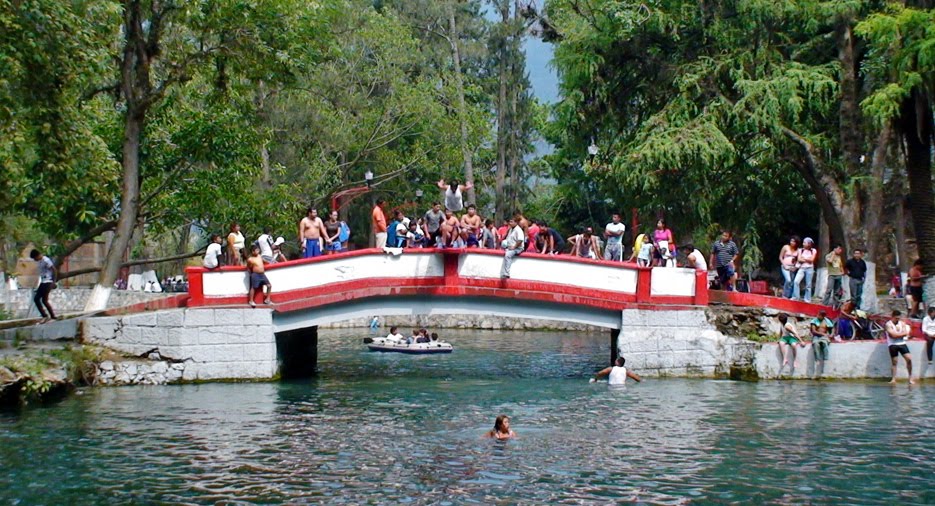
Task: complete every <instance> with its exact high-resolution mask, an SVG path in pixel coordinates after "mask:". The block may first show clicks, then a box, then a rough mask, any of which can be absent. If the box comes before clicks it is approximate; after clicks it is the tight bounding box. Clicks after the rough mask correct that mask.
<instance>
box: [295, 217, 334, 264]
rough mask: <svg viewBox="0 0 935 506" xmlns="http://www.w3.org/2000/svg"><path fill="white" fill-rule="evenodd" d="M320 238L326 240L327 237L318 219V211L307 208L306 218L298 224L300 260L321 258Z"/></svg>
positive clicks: (323, 225)
mask: <svg viewBox="0 0 935 506" xmlns="http://www.w3.org/2000/svg"><path fill="white" fill-rule="evenodd" d="M322 237H324V238H326V239H327V237H328V231H327V230H325V224H324V222H322V221H321V218H319V217H318V210H317V209H314V208H311V207H309V208H308V211H306V217H305V218H302V221H300V222H299V244H300V245H301V246H302V258H312V257H317V256H321V238H322ZM328 242H329V243H330V242H331V241H328Z"/></svg>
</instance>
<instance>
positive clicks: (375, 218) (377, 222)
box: [370, 199, 386, 248]
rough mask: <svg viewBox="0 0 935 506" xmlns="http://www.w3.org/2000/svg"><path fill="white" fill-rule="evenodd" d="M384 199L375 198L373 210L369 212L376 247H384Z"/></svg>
mask: <svg viewBox="0 0 935 506" xmlns="http://www.w3.org/2000/svg"><path fill="white" fill-rule="evenodd" d="M384 205H386V200H383V199H377V203H376V205H374V206H373V211H372V212H371V213H370V220H371V222H372V224H373V236H374V237H375V238H376V247H378V248H385V247H386V215H385V214H383V206H384Z"/></svg>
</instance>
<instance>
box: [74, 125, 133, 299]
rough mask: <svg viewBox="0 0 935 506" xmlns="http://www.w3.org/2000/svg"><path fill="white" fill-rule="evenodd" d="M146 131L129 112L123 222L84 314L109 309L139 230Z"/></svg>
mask: <svg viewBox="0 0 935 506" xmlns="http://www.w3.org/2000/svg"><path fill="white" fill-rule="evenodd" d="M142 128H143V115H142V114H140V113H138V112H137V111H134V110H128V111H127V114H126V120H125V123H124V135H123V161H122V165H123V188H122V190H121V193H120V219H118V220H117V228H116V230H115V231H114V239H113V241H112V242H111V246H110V249H109V250H108V251H107V256H106V257H105V258H104V265H103V267H102V268H101V273H100V277H99V278H98V281H97V284H96V285H94V290H93V291H92V292H91V296H90V297H89V298H88V302H87V304H86V305H85V308H84V309H85V311H100V310H102V309H105V308H106V307H107V300H108V299H109V298H110V292H111V290H113V287H114V281H116V280H117V274H118V272H119V271H120V264H122V263H123V255H124V253H125V252H126V251H127V246H128V245H129V244H130V237H131V236H132V235H133V229H134V228H135V227H136V219H137V217H138V215H139V203H140V134H141V132H142Z"/></svg>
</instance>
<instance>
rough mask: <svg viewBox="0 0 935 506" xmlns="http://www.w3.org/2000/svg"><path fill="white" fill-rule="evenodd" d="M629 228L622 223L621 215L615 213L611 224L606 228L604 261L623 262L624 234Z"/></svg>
mask: <svg viewBox="0 0 935 506" xmlns="http://www.w3.org/2000/svg"><path fill="white" fill-rule="evenodd" d="M626 230H627V226H626V225H624V224H623V223H620V215H619V214H617V213H614V215H613V217H612V218H611V222H610V223H608V224H607V226H606V227H605V228H604V238H605V239H607V246H606V247H605V248H604V260H613V261H615V262H621V261H623V233H624V232H626Z"/></svg>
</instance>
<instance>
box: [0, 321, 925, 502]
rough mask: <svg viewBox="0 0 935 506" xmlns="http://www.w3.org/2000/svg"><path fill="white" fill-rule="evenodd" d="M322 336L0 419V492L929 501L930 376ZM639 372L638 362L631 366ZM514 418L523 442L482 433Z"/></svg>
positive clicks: (508, 342)
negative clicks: (616, 372) (722, 376)
mask: <svg viewBox="0 0 935 506" xmlns="http://www.w3.org/2000/svg"><path fill="white" fill-rule="evenodd" d="M365 335H366V331H364V333H361V332H360V331H347V330H343V331H327V332H322V336H321V342H320V367H319V369H320V375H319V376H318V377H317V378H315V379H313V380H309V381H300V382H289V383H257V384H205V385H186V386H163V387H123V388H102V389H91V390H87V391H85V393H84V394H83V395H78V396H73V397H71V398H69V399H67V400H65V401H63V402H61V403H58V404H54V405H50V406H44V407H38V408H33V409H29V410H26V411H25V412H22V413H19V414H9V413H7V414H0V504H89V503H109V504H160V503H182V504H216V503H221V504H278V503H298V504H302V503H327V504H387V503H404V504H516V503H520V504H547V503H548V504H606V503H614V502H620V501H627V502H636V503H647V504H695V503H697V504H708V503H718V504H725V503H737V504H740V503H744V504H750V503H758V504H763V503H766V504H801V503H812V504H832V503H834V504H841V503H852V504H895V503H900V504H933V503H935V491H933V490H935V488H933V487H932V485H931V484H932V476H931V475H932V472H933V471H935V466H933V465H932V462H933V458H935V429H933V428H935V409H933V407H935V388H933V387H932V386H923V387H921V388H911V389H910V388H909V387H908V386H906V385H905V384H903V385H900V386H899V387H896V388H891V387H889V386H887V385H886V384H885V383H878V382H866V383H857V382H825V383H814V382H788V383H782V382H760V383H739V382H729V381H711V380H676V379H667V380H647V381H646V382H644V383H642V384H639V385H634V386H631V387H629V388H627V389H625V390H619V389H608V388H607V386H606V385H601V384H595V385H589V384H588V383H587V377H588V375H589V374H590V373H592V372H593V371H594V370H595V369H596V368H598V367H600V366H601V365H603V364H604V363H605V362H606V361H607V360H608V346H609V336H606V335H588V334H561V333H520V332H457V333H455V332H446V333H445V335H444V336H443V337H447V338H449V340H450V341H451V342H452V343H453V344H454V345H455V346H456V348H457V349H456V351H455V352H454V353H453V354H451V355H448V356H423V357H411V356H404V355H393V354H376V353H368V352H366V351H365V350H364V348H363V347H362V346H361V345H360V338H361V337H363V336H365ZM637 372H639V371H637ZM499 413H506V414H509V415H510V416H511V417H512V419H513V427H514V429H515V430H516V431H517V432H518V433H519V435H520V438H519V439H518V440H514V441H510V442H494V441H489V440H483V439H481V438H480V435H481V434H482V433H483V432H484V431H485V430H488V429H489V428H490V426H491V425H492V423H493V418H494V417H495V416H496V415H497V414H499Z"/></svg>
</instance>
